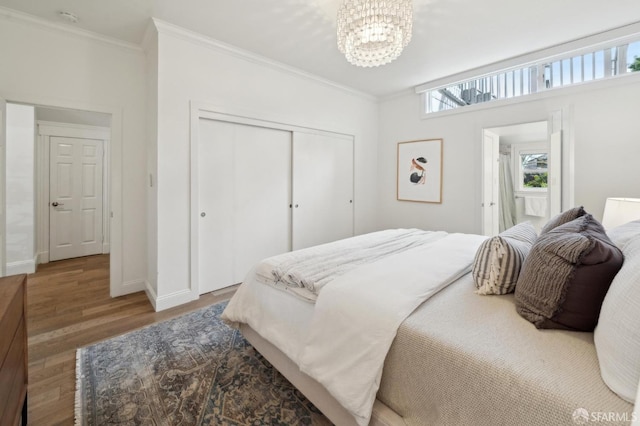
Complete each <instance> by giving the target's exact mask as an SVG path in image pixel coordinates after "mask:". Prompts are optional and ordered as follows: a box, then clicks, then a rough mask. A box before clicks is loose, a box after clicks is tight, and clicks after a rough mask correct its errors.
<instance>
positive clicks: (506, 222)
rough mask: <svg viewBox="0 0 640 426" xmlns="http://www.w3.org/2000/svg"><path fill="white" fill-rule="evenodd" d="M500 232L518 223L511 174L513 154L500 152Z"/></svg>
mask: <svg viewBox="0 0 640 426" xmlns="http://www.w3.org/2000/svg"><path fill="white" fill-rule="evenodd" d="M499 206H500V232H502V231H504V230H505V229H509V228H511V227H512V226H513V225H515V224H516V200H515V194H514V193H513V176H512V175H511V154H502V153H501V154H500V203H499Z"/></svg>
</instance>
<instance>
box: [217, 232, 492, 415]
mask: <svg viewBox="0 0 640 426" xmlns="http://www.w3.org/2000/svg"><path fill="white" fill-rule="evenodd" d="M485 238H486V237H483V236H479V235H468V234H448V235H446V236H444V237H443V238H440V239H435V240H434V241H432V242H431V243H430V244H427V245H421V246H418V247H414V248H411V249H409V250H405V251H403V252H402V253H398V254H394V255H391V256H387V257H384V258H381V259H379V260H376V261H374V262H371V263H368V264H364V265H361V266H358V267H355V268H353V269H351V270H349V271H348V272H346V273H344V274H342V275H339V276H337V277H335V278H334V279H333V280H331V281H329V282H328V283H326V284H325V285H324V286H323V287H322V290H321V291H320V292H319V295H318V297H317V301H316V304H315V309H314V310H313V316H312V317H311V321H310V323H309V325H308V330H307V332H306V333H305V334H304V339H305V341H304V344H302V345H300V344H298V345H297V346H296V345H289V344H286V343H285V342H276V341H272V343H273V344H275V345H276V346H280V347H281V349H282V347H285V348H288V350H284V352H285V353H286V354H287V355H288V356H289V357H290V358H291V359H292V360H293V361H294V362H296V363H297V364H298V365H299V366H300V369H301V370H302V371H303V372H305V373H306V374H308V375H309V376H311V377H312V378H314V379H315V380H316V381H318V382H319V383H321V384H322V385H323V386H324V387H325V388H326V389H327V390H328V391H329V392H330V393H331V394H332V395H333V397H334V398H336V400H338V401H339V402H340V403H341V404H342V405H343V406H344V407H345V408H346V409H347V410H348V411H349V412H350V413H351V414H353V416H354V418H355V419H356V421H357V422H358V424H360V425H366V424H368V423H369V419H370V417H371V411H372V408H373V402H374V400H375V396H376V393H377V390H378V388H379V385H380V378H381V375H382V367H383V365H384V359H385V357H386V354H387V352H388V351H389V348H390V346H391V343H392V342H393V339H394V338H395V335H396V333H397V329H398V327H399V326H400V324H401V323H402V321H404V319H405V318H406V317H407V316H409V315H410V314H411V312H413V310H415V308H417V307H418V306H419V305H420V304H421V303H422V302H424V301H425V300H427V299H428V298H429V297H430V296H432V295H433V294H435V293H437V292H438V291H439V290H440V289H442V288H444V287H446V286H447V285H448V284H450V283H452V282H453V281H455V280H456V279H458V278H459V277H461V276H462V275H464V274H466V273H468V272H469V271H470V268H471V264H472V261H473V257H474V255H475V252H476V251H477V249H478V246H479V245H480V244H481V242H482V241H484V239H485ZM241 290H243V289H242V288H241V289H239V290H238V292H237V293H236V295H234V297H233V298H232V300H231V301H230V302H229V305H228V306H227V308H226V310H225V312H224V313H223V318H224V319H225V320H227V321H230V322H243V323H247V324H249V325H250V326H251V327H252V328H253V329H254V330H255V331H257V332H258V333H259V334H260V335H262V336H263V337H264V338H266V339H267V340H269V336H274V335H278V333H274V330H273V329H272V327H279V326H278V324H269V323H265V322H264V321H260V312H261V308H260V307H258V306H256V304H258V303H260V302H259V298H257V297H254V296H253V295H252V294H251V293H250V292H248V291H241ZM292 347H298V348H300V349H299V350H297V351H295V350H291V349H290V348H292Z"/></svg>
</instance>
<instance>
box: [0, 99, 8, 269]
mask: <svg viewBox="0 0 640 426" xmlns="http://www.w3.org/2000/svg"><path fill="white" fill-rule="evenodd" d="M6 142H7V103H6V102H5V100H4V99H2V98H0V277H3V276H4V275H5V273H6V267H7V257H6V249H7V245H6V242H5V240H6V230H5V227H6V222H7V220H6V211H7V206H6V204H5V182H6V170H7V168H6V167H5V151H6V146H7V145H6Z"/></svg>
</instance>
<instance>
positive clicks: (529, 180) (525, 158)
mask: <svg viewBox="0 0 640 426" xmlns="http://www.w3.org/2000/svg"><path fill="white" fill-rule="evenodd" d="M520 161H521V163H522V187H523V188H546V187H547V177H548V171H547V167H548V161H547V153H546V152H544V153H533V154H521V155H520Z"/></svg>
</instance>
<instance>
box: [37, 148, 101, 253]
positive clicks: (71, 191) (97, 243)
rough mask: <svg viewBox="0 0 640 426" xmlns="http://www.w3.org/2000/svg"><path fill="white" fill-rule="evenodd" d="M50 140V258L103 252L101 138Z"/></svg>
mask: <svg viewBox="0 0 640 426" xmlns="http://www.w3.org/2000/svg"><path fill="white" fill-rule="evenodd" d="M50 143H51V146H50V166H49V167H50V168H49V199H50V206H49V260H60V259H68V258H72V257H79V256H88V255H92V254H99V253H102V219H103V218H102V216H103V215H102V152H103V146H102V141H97V140H93V139H76V138H65V137H58V136H52V137H51V138H50Z"/></svg>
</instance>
